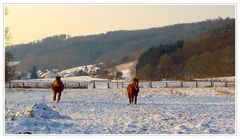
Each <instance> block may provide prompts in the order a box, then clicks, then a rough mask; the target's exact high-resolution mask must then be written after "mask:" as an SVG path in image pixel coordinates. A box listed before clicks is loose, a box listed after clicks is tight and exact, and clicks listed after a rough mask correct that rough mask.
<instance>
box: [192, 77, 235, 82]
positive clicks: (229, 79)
mask: <svg viewBox="0 0 240 139" xmlns="http://www.w3.org/2000/svg"><path fill="white" fill-rule="evenodd" d="M196 80H202V81H224V82H226V81H232V82H234V81H235V76H227V77H215V78H202V79H196Z"/></svg>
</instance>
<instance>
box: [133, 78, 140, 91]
mask: <svg viewBox="0 0 240 139" xmlns="http://www.w3.org/2000/svg"><path fill="white" fill-rule="evenodd" d="M138 82H139V80H138V79H137V78H133V83H132V84H133V86H134V88H135V90H139V87H138Z"/></svg>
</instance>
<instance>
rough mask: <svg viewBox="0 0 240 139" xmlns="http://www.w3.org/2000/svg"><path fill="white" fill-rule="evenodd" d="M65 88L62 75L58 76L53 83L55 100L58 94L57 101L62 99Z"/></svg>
mask: <svg viewBox="0 0 240 139" xmlns="http://www.w3.org/2000/svg"><path fill="white" fill-rule="evenodd" d="M63 89H64V85H63V82H62V81H61V77H60V76H56V79H55V80H54V81H53V83H52V91H53V101H55V100H56V96H57V102H59V101H60V99H61V93H62V91H63Z"/></svg>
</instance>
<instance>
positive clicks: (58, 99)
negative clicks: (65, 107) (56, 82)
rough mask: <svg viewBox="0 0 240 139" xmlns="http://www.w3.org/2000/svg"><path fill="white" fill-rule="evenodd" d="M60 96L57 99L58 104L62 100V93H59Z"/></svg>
mask: <svg viewBox="0 0 240 139" xmlns="http://www.w3.org/2000/svg"><path fill="white" fill-rule="evenodd" d="M57 94H58V95H57V96H58V97H57V102H59V101H60V99H61V93H57Z"/></svg>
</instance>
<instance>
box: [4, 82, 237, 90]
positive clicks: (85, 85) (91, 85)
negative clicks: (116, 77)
mask: <svg viewBox="0 0 240 139" xmlns="http://www.w3.org/2000/svg"><path fill="white" fill-rule="evenodd" d="M51 84H52V83H51V82H24V81H14V82H9V83H5V87H6V88H50V87H51ZM128 84H129V82H106V81H104V82H64V86H65V88H76V89H77V88H78V89H95V88H101V89H121V88H127V86H128ZM198 87H235V82H234V81H148V82H139V88H198Z"/></svg>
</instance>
